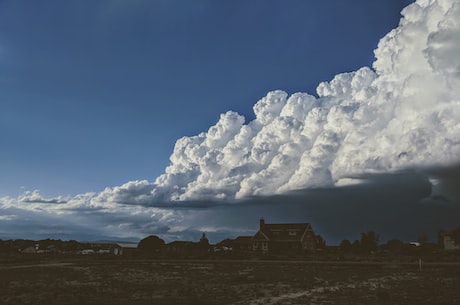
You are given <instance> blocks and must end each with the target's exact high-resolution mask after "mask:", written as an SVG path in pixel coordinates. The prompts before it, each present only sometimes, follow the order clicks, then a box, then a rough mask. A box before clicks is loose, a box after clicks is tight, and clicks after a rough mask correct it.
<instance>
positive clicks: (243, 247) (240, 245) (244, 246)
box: [233, 236, 253, 253]
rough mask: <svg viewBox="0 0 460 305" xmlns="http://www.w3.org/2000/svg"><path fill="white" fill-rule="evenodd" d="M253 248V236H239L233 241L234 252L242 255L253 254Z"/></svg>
mask: <svg viewBox="0 0 460 305" xmlns="http://www.w3.org/2000/svg"><path fill="white" fill-rule="evenodd" d="M252 247H253V236H238V237H237V238H235V240H234V241H233V251H235V252H240V253H247V252H251V251H252Z"/></svg>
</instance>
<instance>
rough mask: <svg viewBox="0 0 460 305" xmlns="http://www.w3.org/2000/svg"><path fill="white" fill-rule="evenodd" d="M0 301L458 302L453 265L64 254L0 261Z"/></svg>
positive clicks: (458, 274)
mask: <svg viewBox="0 0 460 305" xmlns="http://www.w3.org/2000/svg"><path fill="white" fill-rule="evenodd" d="M0 304H4V305H9V304H11V305H13V304H14V305H21V304H34V305H40V304H47V305H48V304H80V305H81V304H98V305H99V304H106V305H112V304H113V305H115V304H117V305H118V304H120V305H121V304H123V305H125V304H155V305H162V304H165V305H172V304H190V305H192V304H204V305H206V304H241V305H245V304H273V305H281V304H283V305H284V304H316V305H322V304H341V305H346V304H350V305H351V304H392V305H396V304H418V305H420V304H430V305H432V304H437V305H441V304H449V305H452V304H460V265H459V264H424V265H423V266H422V270H419V265H418V264H417V263H416V262H414V263H413V264H395V263H365V262H359V263H356V262H355V263H344V262H341V263H337V262H317V263H315V262H304V261H300V262H292V261H185V260H178V261H167V260H164V261H157V260H116V259H109V260H73V261H72V260H69V261H52V262H49V261H48V262H32V263H31V262H25V263H18V262H14V263H3V264H0Z"/></svg>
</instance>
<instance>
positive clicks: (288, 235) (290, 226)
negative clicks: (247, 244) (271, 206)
mask: <svg viewBox="0 0 460 305" xmlns="http://www.w3.org/2000/svg"><path fill="white" fill-rule="evenodd" d="M315 248H316V236H315V233H314V232H313V229H312V227H311V225H310V224H309V223H287V224H267V223H265V220H264V219H263V218H262V219H260V227H259V231H257V233H256V234H255V235H254V236H253V237H252V250H253V251H255V252H259V253H263V254H266V253H270V254H300V253H305V252H307V251H311V250H314V249H315Z"/></svg>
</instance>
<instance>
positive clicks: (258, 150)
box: [0, 0, 460, 242]
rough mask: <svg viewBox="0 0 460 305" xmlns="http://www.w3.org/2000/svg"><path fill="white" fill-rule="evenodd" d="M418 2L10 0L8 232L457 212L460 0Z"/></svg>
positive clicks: (338, 230) (4, 102) (6, 5)
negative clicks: (82, 0) (40, 0)
mask: <svg viewBox="0 0 460 305" xmlns="http://www.w3.org/2000/svg"><path fill="white" fill-rule="evenodd" d="M411 3H412V1H396V0H395V1H388V0H385V1H383V0H375V1H352V2H351V1H348V2H344V1H332V0H331V1H295V0H290V1H256V0H254V1H194V2H190V1H131V2H125V1H91V2H63V1H44V2H40V3H30V2H27V3H26V2H23V1H14V2H13V1H10V2H0V107H1V108H0V145H1V147H2V149H1V150H0V238H1V236H2V235H3V236H7V237H26V236H24V235H27V236H31V237H50V236H51V237H61V238H77V239H86V240H88V239H93V240H94V239H102V238H118V239H123V238H125V239H136V238H140V237H141V236H145V235H148V234H158V235H160V236H162V237H164V238H166V239H167V240H173V239H178V238H185V239H190V238H191V239H193V238H196V237H198V238H199V235H200V232H201V231H206V232H208V233H209V234H210V236H211V239H214V240H217V239H218V238H222V237H225V236H229V235H233V236H235V235H238V234H251V232H254V230H255V229H257V223H258V217H260V216H264V217H265V218H266V221H267V222H268V223H270V222H272V221H286V222H290V221H298V222H311V223H313V225H314V228H315V227H316V228H318V230H319V232H320V233H322V234H324V235H325V236H326V239H329V240H332V241H335V242H337V241H339V240H340V238H342V237H343V236H340V235H341V234H342V235H346V236H347V238H352V236H356V234H358V235H359V232H361V231H363V230H368V229H375V230H378V231H380V232H381V233H382V236H383V237H384V238H391V237H397V236H401V237H402V238H406V239H409V238H416V236H417V234H419V235H420V234H433V233H434V232H436V230H438V229H441V228H442V227H452V226H455V225H457V226H458V225H459V224H458V217H456V216H458V212H459V207H458V205H459V196H458V195H459V194H458V192H456V191H455V189H456V188H455V186H456V185H458V183H457V182H458V181H459V180H460V179H458V176H459V175H458V172H459V166H458V165H457V164H458V162H459V158H458V156H459V152H460V89H459V88H460V73H459V71H460V62H459V61H460V59H459V57H458V54H459V53H460V25H459V23H458V21H457V20H460V18H459V17H460V4H459V1H458V0H442V1H441V0H440V1H433V0H419V1H416V3H413V4H411ZM406 6H407V7H406ZM404 7H406V8H404ZM403 8H404V9H403ZM401 17H402V19H401ZM395 181H396V182H398V183H395ZM376 194H381V195H380V196H378V197H377V196H376ZM375 211H380V212H379V213H377V214H376V213H375ZM344 215H345V216H346V219H348V220H349V221H344V220H343V218H342V217H343V216H344ZM357 215H358V216H359V215H362V217H358V218H357V217H356V216H357ZM395 215H398V216H397V217H395ZM395 218H396V219H397V220H398V221H397V223H395V222H394V219H395ZM408 219H410V221H409V220H408ZM25 220H28V222H26V223H24V221H25ZM270 220H272V221H270ZM339 220H340V221H339ZM338 222H344V223H346V225H344V227H338V226H337V223H338ZM389 223H392V226H389V225H388V224H389Z"/></svg>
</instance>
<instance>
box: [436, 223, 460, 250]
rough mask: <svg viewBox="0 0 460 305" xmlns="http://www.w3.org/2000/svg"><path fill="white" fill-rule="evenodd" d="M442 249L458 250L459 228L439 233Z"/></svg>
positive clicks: (459, 248)
mask: <svg viewBox="0 0 460 305" xmlns="http://www.w3.org/2000/svg"><path fill="white" fill-rule="evenodd" d="M439 237H440V242H441V244H442V247H443V249H444V250H460V228H458V229H455V230H452V231H450V232H445V231H443V232H441V233H440V234H439Z"/></svg>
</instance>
